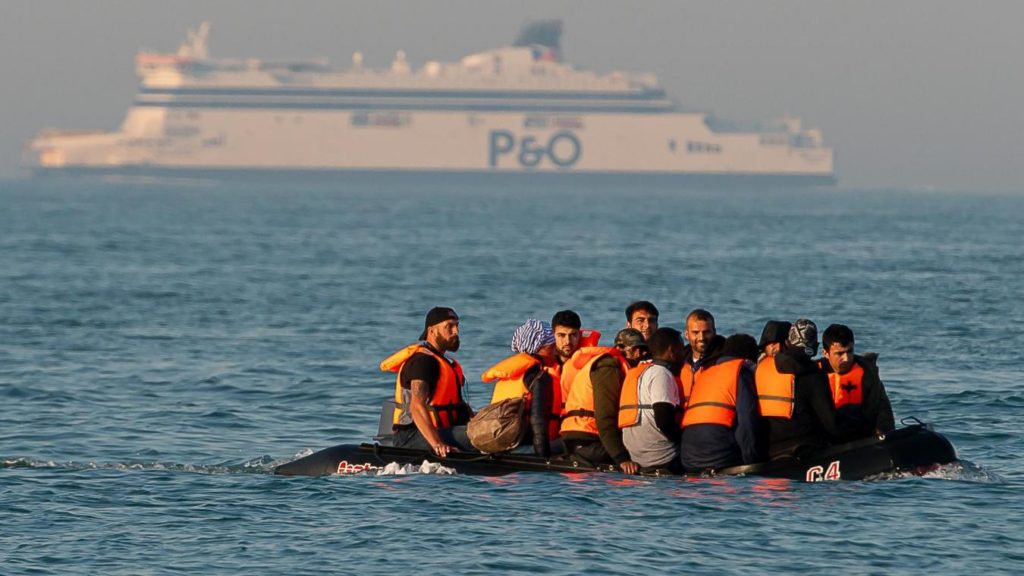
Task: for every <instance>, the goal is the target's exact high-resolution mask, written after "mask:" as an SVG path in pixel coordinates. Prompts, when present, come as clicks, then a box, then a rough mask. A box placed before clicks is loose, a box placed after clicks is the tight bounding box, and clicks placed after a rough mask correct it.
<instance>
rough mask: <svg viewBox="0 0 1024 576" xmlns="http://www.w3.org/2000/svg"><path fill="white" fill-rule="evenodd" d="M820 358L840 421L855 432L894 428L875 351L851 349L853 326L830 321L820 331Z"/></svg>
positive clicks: (862, 433) (882, 431)
mask: <svg viewBox="0 0 1024 576" xmlns="http://www.w3.org/2000/svg"><path fill="white" fill-rule="evenodd" d="M821 346H822V359H821V360H820V362H819V365H820V366H821V368H822V370H824V371H825V374H826V375H827V376H828V383H829V390H830V391H831V392H832V402H833V404H834V405H835V407H836V414H837V415H838V417H839V421H840V423H845V424H846V425H847V426H849V427H852V428H854V429H856V430H857V434H858V436H871V435H879V434H888V433H889V432H892V431H893V430H894V429H895V428H896V422H895V419H894V418H893V415H892V405H891V404H889V396H888V395H887V394H886V393H885V386H884V385H883V384H882V379H881V378H880V377H879V375H878V364H877V361H878V355H877V354H865V355H864V356H857V355H854V353H853V330H850V328H848V327H847V326H843V325H842V324H832V325H831V326H829V327H828V328H826V329H825V332H824V333H822V335H821Z"/></svg>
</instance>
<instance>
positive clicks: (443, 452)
mask: <svg viewBox="0 0 1024 576" xmlns="http://www.w3.org/2000/svg"><path fill="white" fill-rule="evenodd" d="M430 449H431V450H433V451H434V454H437V456H438V458H444V457H445V456H447V455H448V453H449V452H458V451H459V449H458V448H456V447H455V446H449V445H447V444H445V443H444V442H435V443H433V444H431V445H430Z"/></svg>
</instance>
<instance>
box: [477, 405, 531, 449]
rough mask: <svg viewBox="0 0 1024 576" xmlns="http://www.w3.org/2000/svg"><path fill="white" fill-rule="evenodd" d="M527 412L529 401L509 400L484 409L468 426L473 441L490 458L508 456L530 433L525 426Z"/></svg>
mask: <svg viewBox="0 0 1024 576" xmlns="http://www.w3.org/2000/svg"><path fill="white" fill-rule="evenodd" d="M525 409H526V399H525V398H506V399H505V400H502V401H501V402H495V403H494V404H488V405H487V406H484V407H483V408H481V409H480V411H479V412H477V413H476V415H475V416H473V418H471V419H470V421H469V424H467V425H466V434H467V435H468V436H469V441H470V442H472V443H473V446H475V447H476V449H477V450H479V451H481V452H484V453H486V454H493V453H495V452H505V451H507V450H511V449H513V448H515V447H516V446H519V443H520V442H522V441H523V435H524V434H525V433H526V426H525V425H524V422H523V412H524V411H525Z"/></svg>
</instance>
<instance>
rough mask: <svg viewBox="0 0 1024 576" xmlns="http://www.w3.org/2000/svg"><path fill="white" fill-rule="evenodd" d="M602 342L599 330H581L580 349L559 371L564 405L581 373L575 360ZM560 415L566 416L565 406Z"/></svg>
mask: <svg viewBox="0 0 1024 576" xmlns="http://www.w3.org/2000/svg"><path fill="white" fill-rule="evenodd" d="M600 340H601V333H600V332H598V331H597V330H591V329H589V328H584V329H583V330H580V347H579V348H577V349H576V352H574V353H573V355H572V358H569V359H568V360H566V361H565V363H564V364H562V366H561V367H560V368H559V371H558V374H559V380H558V381H559V384H560V385H561V389H562V402H563V403H564V402H565V399H566V398H568V397H569V387H570V386H572V379H573V378H575V377H576V373H577V372H579V368H574V367H573V364H572V361H573V358H576V355H577V354H579V353H580V351H581V350H584V349H587V348H597V347H598V342H599V341H600ZM582 366H583V365H582V364H581V365H580V367H582ZM558 413H559V414H565V406H562V409H561V410H559V411H558Z"/></svg>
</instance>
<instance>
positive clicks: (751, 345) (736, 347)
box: [722, 334, 758, 362]
mask: <svg viewBox="0 0 1024 576" xmlns="http://www.w3.org/2000/svg"><path fill="white" fill-rule="evenodd" d="M757 354H758V349H757V340H754V337H753V336H751V335H750V334H733V335H732V336H729V337H728V338H726V339H725V344H722V356H727V357H730V358H743V359H744V360H750V361H751V362H756V361H757Z"/></svg>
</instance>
